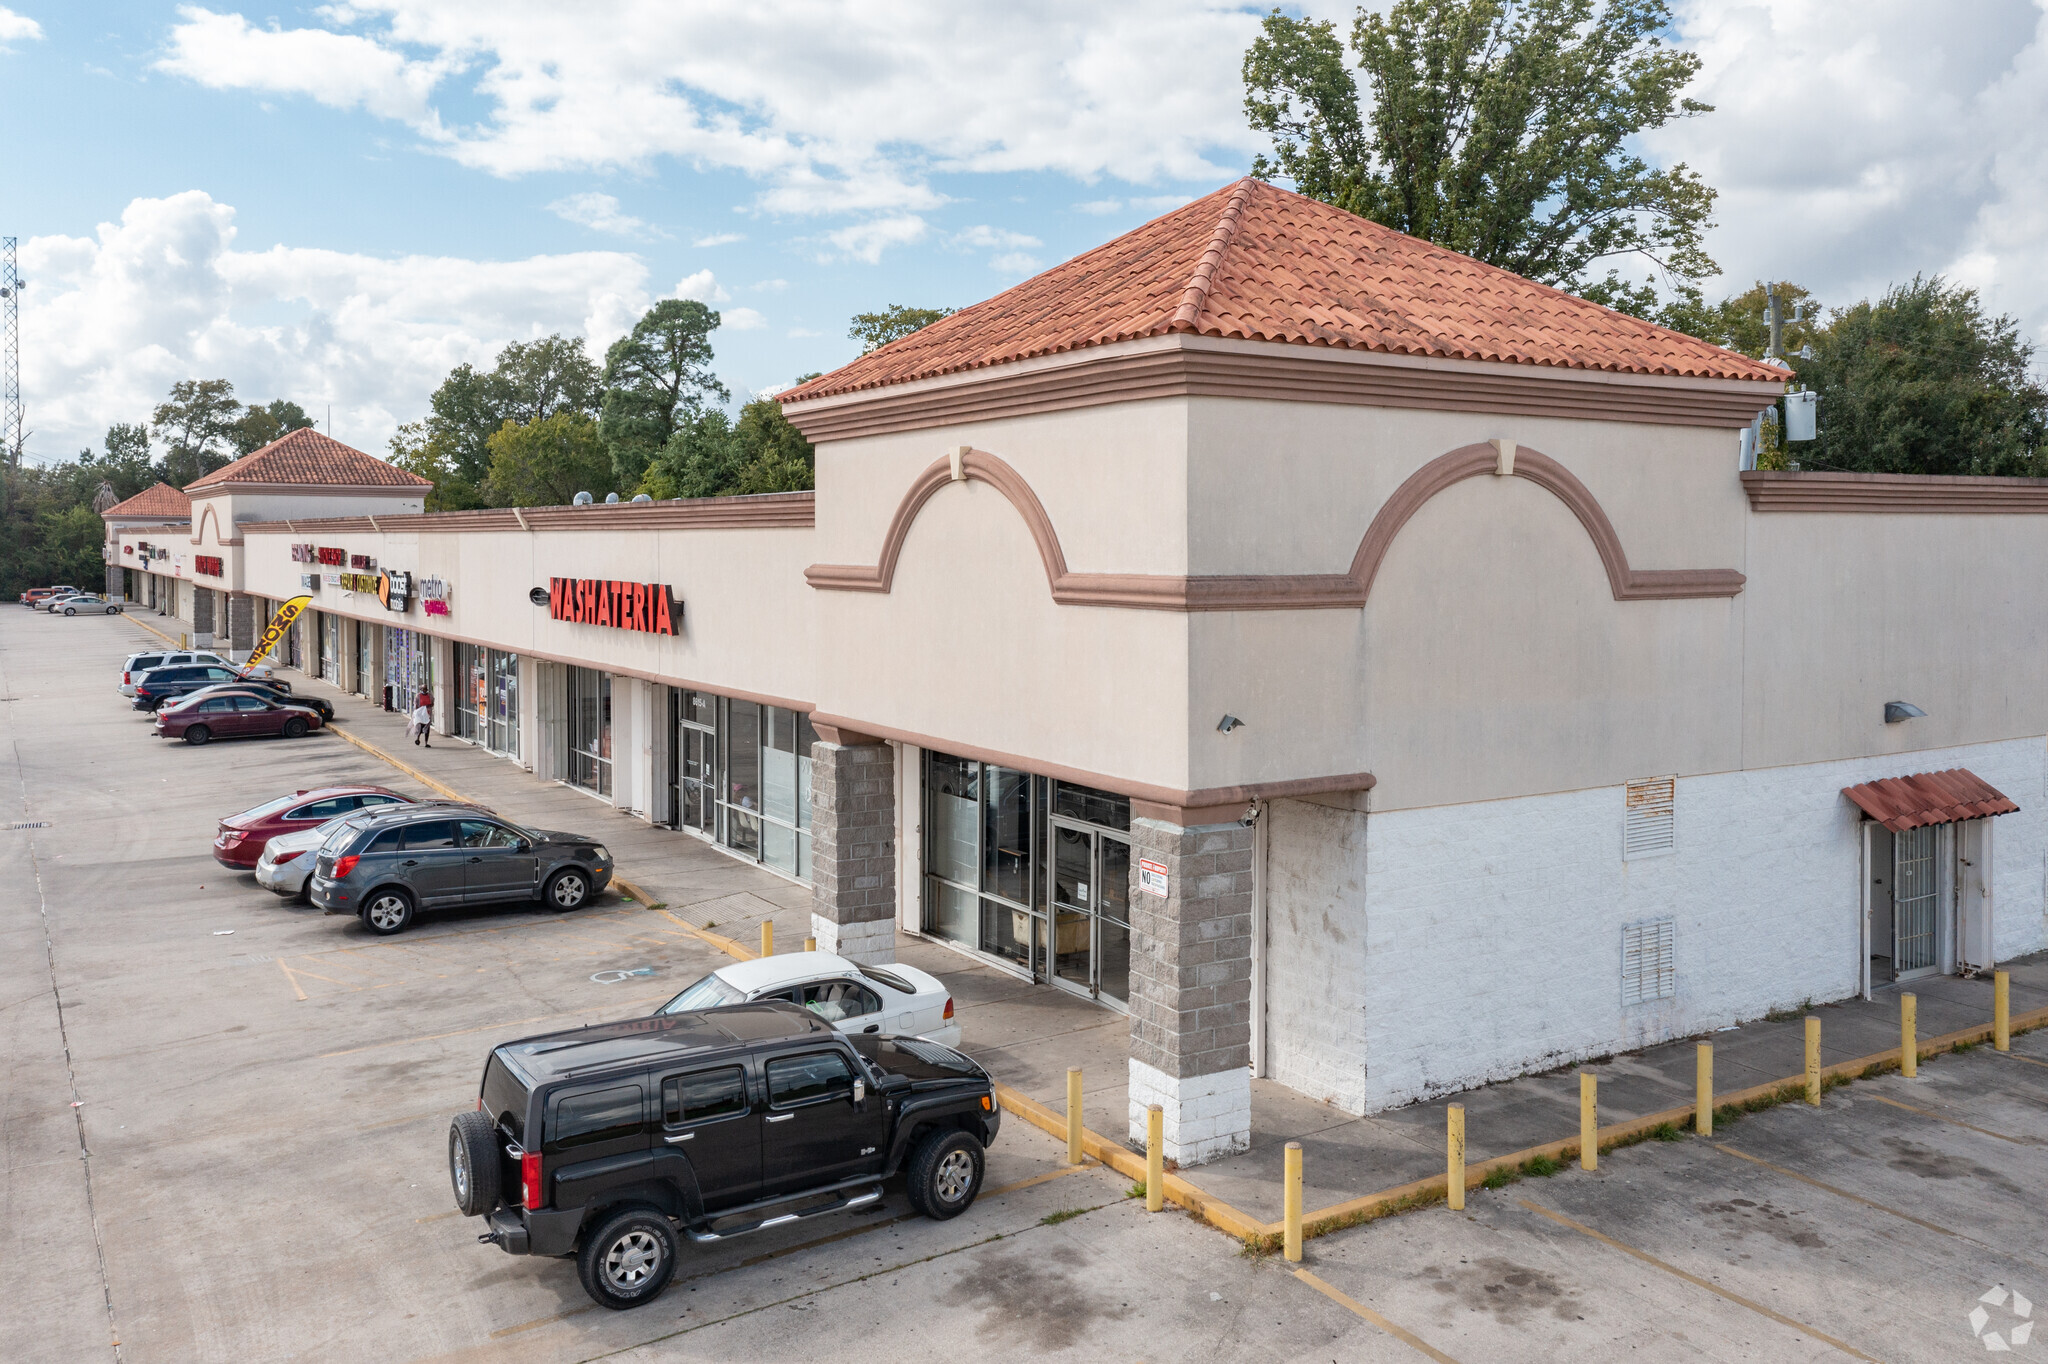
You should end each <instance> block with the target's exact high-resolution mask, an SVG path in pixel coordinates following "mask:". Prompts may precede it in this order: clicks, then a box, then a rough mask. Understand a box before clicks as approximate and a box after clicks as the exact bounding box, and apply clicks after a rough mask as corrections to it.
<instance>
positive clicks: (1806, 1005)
mask: <svg viewBox="0 0 2048 1364" xmlns="http://www.w3.org/2000/svg"><path fill="white" fill-rule="evenodd" d="M1812 1012H1813V996H1811V995H1808V996H1807V997H1806V998H1805V999H1804V1000H1802V1001H1801V1002H1800V1005H1799V1007H1798V1008H1796V1009H1773V1010H1771V1011H1770V1012H1769V1013H1767V1014H1765V1015H1764V1022H1766V1023H1790V1022H1791V1021H1792V1020H1793V1019H1795V1018H1804V1017H1806V1016H1807V1015H1808V1014H1810V1013H1812Z"/></svg>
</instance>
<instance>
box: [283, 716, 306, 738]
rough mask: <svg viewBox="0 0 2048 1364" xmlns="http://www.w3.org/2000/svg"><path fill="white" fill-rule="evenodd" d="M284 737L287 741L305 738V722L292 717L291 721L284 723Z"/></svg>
mask: <svg viewBox="0 0 2048 1364" xmlns="http://www.w3.org/2000/svg"><path fill="white" fill-rule="evenodd" d="M284 737H285V738H287V739H303V738H305V737H306V722H305V721H304V720H301V719H300V718H299V717H298V716H296V715H294V716H293V717H292V718H291V719H289V720H287V721H285V722H284Z"/></svg>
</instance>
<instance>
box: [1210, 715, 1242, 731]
mask: <svg viewBox="0 0 2048 1364" xmlns="http://www.w3.org/2000/svg"><path fill="white" fill-rule="evenodd" d="M1243 724H1244V721H1242V720H1240V719H1238V718H1237V717H1236V716H1235V715H1226V716H1224V717H1223V718H1222V719H1221V720H1218V721H1217V722H1216V732H1217V733H1218V734H1228V733H1230V731H1231V730H1233V729H1237V728H1238V727H1240V726H1241V725H1243Z"/></svg>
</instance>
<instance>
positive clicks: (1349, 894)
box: [1267, 737, 2048, 1110]
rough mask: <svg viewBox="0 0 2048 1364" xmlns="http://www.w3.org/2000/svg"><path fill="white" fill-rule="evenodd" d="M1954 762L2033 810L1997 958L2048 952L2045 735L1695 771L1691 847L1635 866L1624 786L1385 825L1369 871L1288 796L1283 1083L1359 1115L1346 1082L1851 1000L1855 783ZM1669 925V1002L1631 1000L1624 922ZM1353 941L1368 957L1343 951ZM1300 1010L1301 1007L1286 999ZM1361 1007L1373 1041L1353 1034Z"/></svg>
mask: <svg viewBox="0 0 2048 1364" xmlns="http://www.w3.org/2000/svg"><path fill="white" fill-rule="evenodd" d="M1957 766H1962V767H1968V768H1970V769H1971V770H1972V771H1974V772H1976V773H1977V774H1978V775H1980V776H1982V777H1984V778H1985V779H1986V780H1987V781H1989V782H1991V783H1992V784H1993V785H1994V786H1997V787H1998V788H1999V789H2000V790H2002V791H2004V792H2005V793H2006V794H2007V795H2009V796H2011V797H2012V798H2013V799H2014V800H2015V801H2017V802H2018V803H2019V805H2020V807H2021V809H2020V812H2019V813H2018V814H2012V815H2004V816H2001V817H2000V818H1999V819H1998V823H1997V829H1996V836H1995V840H1994V850H1993V864H1994V865H1993V895H1994V905H1995V909H1994V924H1995V932H1996V944H1997V951H1998V954H1999V956H2000V957H2001V958H2005V957H2011V956H2015V955H2019V954H2021V953H2024V952H2029V951H2035V950H2039V949H2040V948H2042V947H2044V946H2048V914H2044V875H2048V815H2044V808H2043V801H2044V800H2048V742H2044V740H2043V739H2042V738H2040V737H2031V738H2026V739H2020V740H2013V741H2007V742H2002V743H1992V744H1976V745H1969V746H1965V747H1958V748H1951V749H1942V750H1935V751H1929V752H1917V753H1913V754H1911V755H1907V756H1905V757H1904V758H1903V760H1902V759H1901V758H1892V757H1875V758H1862V759H1855V760H1849V761H1840V762H1830V763H1815V764H1807V765H1801V766H1792V767H1779V768H1770V769H1761V770H1754V771H1749V772H1736V773H1725V774H1717V775H1710V776H1704V777H1691V778H1681V779H1680V781H1679V783H1678V795H1677V834H1676V845H1677V846H1676V851H1675V852H1673V853H1671V854H1669V855H1666V856H1661V857H1653V858H1644V859H1639V860H1636V861H1631V862H1624V861H1623V860H1622V856H1621V844H1622V815H1623V790H1622V788H1620V787H1614V786H1605V787H1597V788H1589V789H1586V790H1581V791H1571V792H1563V793H1558V794H1551V795H1543V796H1533V797H1525V798H1520V799H1513V800H1499V801H1488V802H1480V803H1474V804H1463V805H1455V806H1443V807H1437V808H1430V809H1408V810H1394V811H1379V810H1375V811H1374V812H1373V813H1372V814H1371V815H1370V816H1366V817H1363V818H1365V819H1366V820H1367V826H1366V834H1365V845H1366V851H1365V854H1364V862H1363V863H1361V860H1360V859H1359V858H1358V857H1357V856H1356V855H1353V854H1348V853H1344V852H1341V851H1340V850H1338V849H1337V848H1335V847H1333V846H1332V842H1331V840H1332V839H1333V838H1335V837H1338V836H1339V834H1338V831H1337V830H1335V829H1332V828H1329V827H1326V826H1328V825H1330V823H1331V821H1332V818H1341V817H1344V816H1341V814H1340V812H1336V811H1327V812H1324V811H1313V810H1311V809H1310V807H1299V808H1290V807H1289V806H1288V805H1287V804H1286V803H1284V802H1281V803H1276V804H1275V805H1274V806H1273V810H1274V812H1275V815H1274V824H1273V826H1272V828H1271V831H1270V833H1269V838H1270V840H1271V842H1270V844H1269V852H1268V873H1267V875H1268V892H1267V894H1268V904H1267V922H1268V931H1269V938H1270V946H1269V949H1268V950H1269V963H1270V965H1269V970H1270V971H1272V972H1274V974H1272V975H1271V976H1269V980H1268V985H1267V996H1268V999H1269V1000H1270V1001H1273V1005H1272V1006H1269V1009H1268V1014H1267V1027H1268V1029H1269V1039H1270V1040H1269V1043H1268V1055H1269V1057H1271V1058H1273V1061H1274V1063H1275V1066H1276V1071H1277V1069H1278V1068H1279V1067H1280V1066H1281V1065H1282V1064H1284V1065H1285V1067H1286V1072H1285V1073H1283V1074H1279V1076H1278V1078H1280V1079H1282V1080H1283V1082H1285V1083H1288V1084H1290V1085H1293V1086H1295V1087H1297V1088H1300V1089H1302V1090H1303V1092H1304V1093H1307V1094H1309V1095H1311V1096H1312V1097H1317V1098H1321V1097H1325V1096H1326V1095H1327V1096H1330V1097H1332V1098H1333V1099H1334V1101H1335V1102H1337V1103H1339V1104H1340V1105H1342V1106H1345V1107H1352V1106H1353V1101H1352V1094H1351V1093H1348V1092H1347V1091H1346V1089H1345V1088H1344V1085H1345V1082H1346V1081H1347V1080H1348V1079H1349V1077H1350V1076H1351V1075H1352V1074H1354V1073H1356V1072H1357V1071H1359V1070H1361V1069H1362V1070H1363V1071H1364V1106H1365V1107H1366V1108H1368V1109H1374V1110H1376V1109H1380V1108H1386V1107H1391V1106H1394V1105H1397V1104H1401V1103H1406V1102H1410V1101H1412V1100H1415V1099H1418V1098H1424V1097H1428V1096H1430V1095H1433V1094H1440V1093H1445V1092H1450V1091H1453V1090H1457V1089H1462V1088H1466V1087H1469V1086H1471V1085H1475V1084H1483V1083H1486V1082H1488V1081H1492V1080H1497V1079H1503V1078H1506V1077H1508V1076H1512V1075H1515V1074H1520V1073H1523V1072H1526V1071H1529V1070H1540V1069H1545V1068H1548V1067H1551V1066H1557V1065H1564V1064H1569V1063H1571V1062H1575V1061H1579V1060H1583V1059H1585V1058H1587V1057H1591V1056H1599V1055H1604V1054H1607V1053H1610V1052H1616V1051H1623V1050H1628V1049H1631V1048H1635V1047H1641V1046H1645V1045H1649V1044H1652V1043H1656V1042H1659V1041H1664V1040H1668V1039H1670V1038H1674V1037H1684V1036H1688V1035H1691V1034H1694V1033H1698V1032H1702V1031H1706V1030H1708V1029H1711V1028H1716V1027H1720V1026H1723V1025H1726V1024H1730V1023H1734V1022H1737V1021H1738V1020H1742V1019H1747V1018H1754V1017H1757V1016H1759V1015H1761V1014H1763V1013H1765V1012H1767V1011H1768V1010H1770V1009H1773V1008H1785V1007H1796V1006H1798V1005H1799V1004H1801V1003H1803V1002H1804V1001H1807V1000H1813V1001H1815V1002H1822V1001H1826V1000H1831V999H1839V998H1843V997H1846V996H1848V995H1850V994H1852V993H1854V992H1855V991H1856V990H1857V988H1858V984H1859V975H1858V972H1859V959H1858V954H1859V952H1860V950H1861V939H1860V933H1861V912H1862V911H1861V898H1860V894H1861V886H1860V878H1861V864H1860V836H1859V834H1858V832H1857V824H1858V815H1857V812H1856V810H1855V808H1854V807H1853V806H1852V805H1850V804H1849V802H1848V801H1847V800H1845V799H1844V798H1843V797H1842V796H1841V794H1840V792H1841V788H1842V787H1844V786H1848V785H1852V784H1854V783H1856V782H1860V781H1867V780H1871V779H1873V778H1876V777H1882V776H1891V775H1895V774H1897V773H1898V772H1899V771H1901V770H1910V771H1927V770H1935V769H1940V768H1946V767H1957ZM1349 818H1360V816H1349ZM1362 865H1366V866H1369V875H1367V876H1366V878H1365V891H1364V894H1363V895H1362V896H1361V895H1359V894H1357V893H1356V892H1355V891H1353V890H1352V889H1351V887H1352V886H1354V885H1355V884H1356V879H1357V877H1358V876H1359V875H1360V874H1361V866H1362ZM1666 916H1668V917H1671V918H1672V919H1674V920H1675V925H1674V942H1673V946H1674V953H1675V961H1676V993H1675V995H1674V996H1673V997H1672V998H1671V999H1668V1000H1663V1001H1657V1002H1652V1003H1646V1004H1638V1005H1634V1006H1629V1007H1624V1006H1623V1005H1622V1003H1621V930H1622V927H1623V926H1624V925H1626V924H1631V923H1636V922H1639V921H1643V920H1650V919H1657V918H1662V917H1666ZM1339 934H1341V935H1342V936H1341V937H1339V936H1338V935H1339ZM1361 934H1362V937H1363V952H1362V954H1360V953H1357V952H1355V951H1354V949H1353V948H1352V947H1351V943H1352V941H1353V940H1354V939H1355V938H1356V937H1357V936H1359V935H1361ZM1290 939H1292V940H1291V941H1290ZM1290 997H1291V998H1295V999H1299V1000H1301V1001H1305V1003H1304V1005H1303V1007H1302V1008H1300V1009H1299V1010H1297V1009H1295V1008H1294V1007H1292V1006H1291V1005H1281V1004H1280V1003H1279V1001H1281V1000H1283V999H1287V998H1290ZM1360 1010H1362V1012H1363V1023H1364V1030H1365V1042H1364V1046H1363V1047H1362V1048H1358V1047H1357V1046H1356V1042H1355V1039H1354V1037H1353V1036H1352V1035H1351V1032H1350V1029H1351V1028H1352V1026H1353V1025H1352V1021H1351V1020H1352V1019H1353V1018H1354V1017H1355V1016H1356V1014H1357V1013H1358V1011H1360ZM1795 1061H1796V1058H1792V1059H1789V1060H1788V1062H1787V1069H1788V1071H1789V1070H1791V1069H1793V1068H1795V1065H1794V1062H1795Z"/></svg>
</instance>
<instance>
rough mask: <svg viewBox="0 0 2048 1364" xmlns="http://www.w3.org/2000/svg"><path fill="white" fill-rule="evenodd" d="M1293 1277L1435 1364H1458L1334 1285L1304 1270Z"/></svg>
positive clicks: (1296, 1272)
mask: <svg viewBox="0 0 2048 1364" xmlns="http://www.w3.org/2000/svg"><path fill="white" fill-rule="evenodd" d="M1294 1277H1295V1278H1297V1279H1299V1280H1301V1281H1302V1282H1303V1283H1305V1284H1307V1285H1308V1286H1309V1287H1310V1288H1313V1289H1314V1290H1315V1291H1316V1292H1318V1293H1320V1294H1322V1295H1323V1296H1324V1297H1326V1298H1328V1299H1329V1300H1330V1301H1331V1302H1334V1303H1336V1304H1337V1305H1338V1306H1339V1307H1343V1308H1346V1309H1348V1310H1349V1311H1351V1312H1354V1313H1356V1314H1357V1315H1358V1316H1360V1317H1362V1318H1364V1319H1365V1320H1366V1321H1369V1322H1371V1323H1372V1324H1373V1325H1375V1326H1377V1327H1379V1328H1380V1329H1381V1330H1382V1331H1385V1332H1386V1333H1387V1334H1388V1335H1390V1336H1392V1337H1393V1338H1394V1339H1396V1340H1398V1341H1400V1342H1401V1343H1402V1344H1403V1345H1407V1346H1410V1347H1412V1348H1414V1349H1417V1350H1420V1351H1421V1352H1422V1353H1424V1354H1426V1355H1428V1356H1429V1357H1430V1358H1431V1359H1434V1360H1436V1361H1437V1364H1458V1361H1457V1360H1455V1359H1453V1358H1452V1357H1451V1356H1449V1355H1447V1354H1445V1353H1444V1352H1443V1351H1442V1350H1439V1349H1437V1348H1436V1346H1434V1345H1431V1344H1430V1343H1429V1342H1428V1341H1426V1340H1424V1339H1423V1338H1422V1337H1421V1336H1418V1335H1416V1334H1415V1333H1414V1332H1413V1331H1411V1330H1409V1329H1408V1328H1407V1327H1405V1326H1396V1325H1395V1324H1394V1323H1393V1322H1391V1321H1388V1320H1387V1319H1386V1318H1385V1317H1383V1316H1381V1315H1380V1314H1379V1313H1377V1312H1375V1311H1373V1310H1372V1309H1371V1308H1370V1307H1367V1306H1366V1305H1365V1304H1364V1303H1362V1302H1360V1301H1359V1300H1358V1299H1356V1298H1353V1297H1350V1296H1348V1295H1346V1294H1344V1293H1342V1292H1340V1291H1338V1289H1337V1288H1336V1286H1335V1285H1333V1284H1331V1283H1329V1282H1327V1281H1325V1280H1323V1279H1319V1278H1317V1277H1316V1276H1315V1275H1313V1274H1311V1273H1309V1272H1308V1271H1307V1270H1306V1269H1297V1270H1295V1271H1294Z"/></svg>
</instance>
